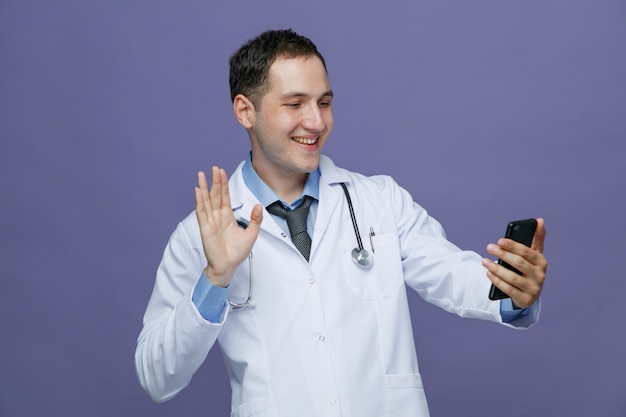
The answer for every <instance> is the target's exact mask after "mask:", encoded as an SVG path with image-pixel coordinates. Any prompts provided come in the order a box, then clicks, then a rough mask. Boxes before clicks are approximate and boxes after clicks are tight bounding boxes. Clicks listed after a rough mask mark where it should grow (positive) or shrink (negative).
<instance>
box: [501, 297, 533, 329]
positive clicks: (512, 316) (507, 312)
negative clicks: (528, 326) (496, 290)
mask: <svg viewBox="0 0 626 417" xmlns="http://www.w3.org/2000/svg"><path fill="white" fill-rule="evenodd" d="M527 315H528V308H522V309H518V310H515V309H514V308H513V302H512V301H511V299H510V298H505V299H503V300H500V316H501V317H502V321H503V322H504V323H511V322H513V321H515V320H518V319H521V318H522V317H526V316H527Z"/></svg>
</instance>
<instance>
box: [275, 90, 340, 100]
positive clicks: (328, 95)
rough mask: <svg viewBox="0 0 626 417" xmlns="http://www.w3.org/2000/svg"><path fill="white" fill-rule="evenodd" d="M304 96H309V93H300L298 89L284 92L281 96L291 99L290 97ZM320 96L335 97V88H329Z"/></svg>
mask: <svg viewBox="0 0 626 417" xmlns="http://www.w3.org/2000/svg"><path fill="white" fill-rule="evenodd" d="M302 97H309V94H305V93H299V92H297V91H294V92H292V93H286V94H283V95H282V96H281V98H282V99H289V98H302ZM320 97H331V98H332V97H334V93H333V90H328V91H326V92H325V93H324V94H322V95H321V96H320Z"/></svg>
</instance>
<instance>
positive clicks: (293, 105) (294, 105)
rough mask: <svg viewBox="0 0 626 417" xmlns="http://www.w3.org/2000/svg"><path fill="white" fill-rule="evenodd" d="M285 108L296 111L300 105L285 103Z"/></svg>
mask: <svg viewBox="0 0 626 417" xmlns="http://www.w3.org/2000/svg"><path fill="white" fill-rule="evenodd" d="M285 106H287V107H289V108H291V109H297V108H298V107H300V103H286V104H285Z"/></svg>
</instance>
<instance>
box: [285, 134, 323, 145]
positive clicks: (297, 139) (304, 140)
mask: <svg viewBox="0 0 626 417" xmlns="http://www.w3.org/2000/svg"><path fill="white" fill-rule="evenodd" d="M317 139H319V138H301V137H297V136H294V137H292V138H291V140H293V141H295V142H298V143H301V144H303V145H315V144H316V143H317Z"/></svg>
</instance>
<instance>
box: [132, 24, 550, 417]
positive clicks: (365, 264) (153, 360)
mask: <svg viewBox="0 0 626 417" xmlns="http://www.w3.org/2000/svg"><path fill="white" fill-rule="evenodd" d="M230 77H231V78H230V83H231V95H232V99H233V109H234V113H235V117H236V118H237V120H238V121H239V123H240V124H241V125H242V126H243V127H244V128H245V129H246V131H247V132H248V136H249V137H250V144H251V148H252V151H251V153H250V155H249V156H248V158H247V160H246V161H244V162H243V163H242V164H241V165H240V166H239V167H238V168H237V170H236V171H235V173H234V174H233V176H232V177H231V178H230V181H229V180H228V178H227V176H226V173H225V172H224V170H223V169H220V168H217V167H213V169H212V172H211V177H212V181H211V187H210V189H209V187H208V184H207V181H206V178H205V175H204V173H202V172H200V173H199V174H198V187H197V188H196V211H195V214H193V213H192V214H190V215H189V216H188V217H187V218H186V219H184V220H183V221H182V222H181V223H180V224H179V226H178V227H177V229H176V231H175V232H174V233H173V235H172V237H171V239H170V241H169V243H168V245H167V248H166V250H165V253H164V255H163V260H162V262H161V265H160V266H159V269H158V271H157V277H156V283H155V287H154V291H153V294H152V297H151V299H150V302H149V304H148V307H147V310H146V314H145V317H144V327H143V330H142V332H141V334H140V336H139V340H138V344H137V351H136V357H135V359H136V366H137V372H138V375H139V380H140V382H141V384H142V386H143V387H144V389H145V390H146V391H147V392H148V393H149V394H150V396H151V397H152V398H153V399H155V400H157V401H164V400H167V399H169V398H171V397H173V396H174V395H176V393H178V392H179V391H180V390H181V389H183V388H184V387H185V386H186V385H187V384H188V383H189V381H190V380H191V377H192V376H193V374H194V372H195V371H196V370H197V369H198V367H199V366H200V365H201V364H202V362H203V361H204V359H205V357H206V355H207V353H208V351H209V350H210V349H211V348H212V347H213V345H214V344H215V343H216V342H217V343H218V345H219V346H220V349H221V350H222V353H223V356H224V359H225V361H226V365H227V368H228V371H229V375H230V383H231V388H232V399H231V408H232V414H231V415H232V416H239V417H245V416H252V415H254V416H276V417H293V416H299V417H304V416H324V417H327V416H359V417H364V416H381V415H389V416H412V417H414V416H427V415H428V407H427V404H426V398H425V395H424V389H423V385H422V380H421V376H420V373H419V368H418V364H417V359H416V354H415V346H414V342H413V333H412V327H411V322H410V315H409V307H408V303H407V296H406V287H407V286H408V287H411V288H413V289H414V290H415V291H417V292H418V293H419V294H420V296H421V297H422V298H424V299H425V300H426V301H428V302H431V303H433V304H436V305H438V306H440V307H441V308H443V309H445V310H447V311H450V312H453V313H456V314H458V315H460V316H464V317H473V318H479V319H485V320H493V321H495V322H500V323H505V322H506V323H505V324H506V325H508V326H511V327H528V326H530V325H532V324H533V323H534V322H536V320H537V318H538V315H539V303H538V299H539V295H540V293H541V288H542V285H543V281H544V277H545V272H546V267H547V263H546V260H545V257H544V256H543V255H542V253H541V252H542V249H543V242H544V236H545V228H544V225H543V220H541V219H539V220H538V228H537V232H536V234H535V238H534V242H533V245H532V248H527V247H525V246H523V245H521V244H518V243H515V242H513V241H510V240H508V239H500V240H499V241H498V243H497V244H490V245H489V246H488V249H487V250H488V252H489V253H490V254H492V255H494V256H496V257H498V258H501V259H503V260H505V261H507V262H508V263H510V264H512V265H514V266H515V267H516V268H517V269H518V270H519V271H521V272H522V275H517V274H515V273H513V272H511V271H509V270H508V269H505V268H504V267H502V266H500V265H497V264H495V263H494V262H492V261H490V260H487V259H481V258H480V257H479V255H477V254H476V253H473V252H467V251H461V250H460V249H458V248H457V247H456V246H454V245H453V244H451V243H450V242H448V241H447V240H446V238H445V236H444V234H443V231H442V228H441V226H440V225H439V223H438V222H437V221H436V220H434V219H433V218H431V217H429V216H428V214H427V213H426V211H425V210H424V209H423V208H421V207H420V206H419V205H417V204H416V203H415V202H413V199H412V198H411V196H410V195H409V194H408V193H407V192H406V191H405V190H403V189H402V188H400V187H399V186H398V185H397V184H396V183H395V182H394V181H393V180H392V179H391V178H389V177H386V176H376V177H365V176H362V175H360V174H358V173H354V172H349V171H347V170H344V169H341V168H338V167H336V166H335V165H334V164H333V163H332V161H331V160H330V159H328V158H326V157H325V156H322V155H321V151H322V148H323V146H324V143H325V142H326V140H327V138H328V136H329V134H330V132H331V130H332V127H333V114H332V98H333V93H332V89H331V87H330V84H329V81H328V76H327V71H326V66H325V63H324V59H323V58H322V56H321V55H320V53H319V52H318V51H317V48H316V47H315V45H314V44H313V43H312V42H311V41H310V40H309V39H307V38H305V37H302V36H300V35H297V34H295V33H294V32H292V31H289V30H288V31H269V32H266V33H263V34H261V35H260V36H259V37H257V38H255V39H253V40H251V41H249V42H248V43H247V44H246V45H244V46H243V47H242V48H241V49H240V50H239V51H237V52H236V53H235V54H234V55H233V56H232V57H231V60H230ZM277 201H279V202H277ZM362 237H363V238H362ZM356 246H358V249H354V248H355V247H356ZM353 249H354V250H353ZM359 249H363V250H359ZM251 253H252V254H253V255H254V256H253V257H252V256H251ZM372 260H373V261H372ZM485 275H486V276H485ZM487 277H488V278H489V279H487ZM492 282H493V283H494V284H495V285H496V286H498V287H499V288H500V289H502V290H503V291H504V292H505V293H507V294H509V295H510V296H511V298H512V303H511V301H510V300H509V301H508V302H505V301H503V302H494V301H490V300H489V299H488V297H487V294H488V292H489V286H490V284H491V283H492ZM249 296H250V297H251V302H247V301H246V300H247V299H248V297H249ZM513 303H514V305H515V306H516V308H515V309H514V308H513V307H512V305H513ZM517 306H519V307H521V309H519V308H518V307H517Z"/></svg>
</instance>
